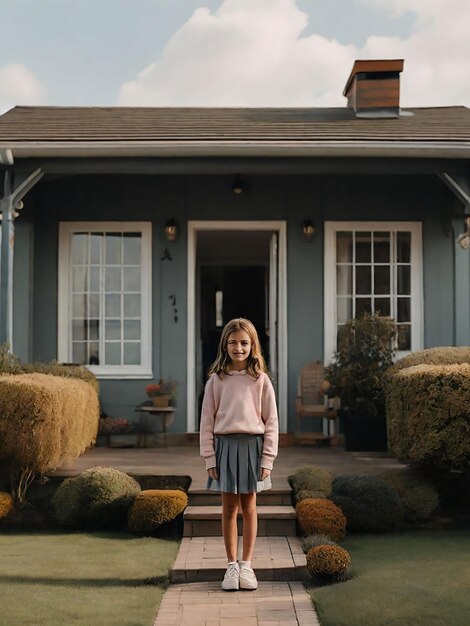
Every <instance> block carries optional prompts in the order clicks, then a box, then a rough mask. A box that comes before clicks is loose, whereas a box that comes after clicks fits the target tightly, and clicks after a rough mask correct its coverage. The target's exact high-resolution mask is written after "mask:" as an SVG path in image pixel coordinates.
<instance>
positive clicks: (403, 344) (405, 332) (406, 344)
mask: <svg viewBox="0 0 470 626" xmlns="http://www.w3.org/2000/svg"><path fill="white" fill-rule="evenodd" d="M398 349H399V350H411V326H410V325H409V324H399V325H398Z"/></svg>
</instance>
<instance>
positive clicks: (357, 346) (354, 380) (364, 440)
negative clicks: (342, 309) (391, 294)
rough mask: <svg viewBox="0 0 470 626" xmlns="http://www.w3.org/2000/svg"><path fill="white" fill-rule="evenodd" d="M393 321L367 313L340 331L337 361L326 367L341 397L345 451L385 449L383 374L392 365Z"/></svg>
mask: <svg viewBox="0 0 470 626" xmlns="http://www.w3.org/2000/svg"><path fill="white" fill-rule="evenodd" d="M396 335H397V328H396V324H395V322H394V320H392V319H391V318H389V317H382V316H381V315H379V314H378V313H374V314H373V315H371V314H368V313H365V314H364V315H363V316H361V317H360V318H358V319H353V320H349V321H348V322H347V323H346V324H345V325H344V326H342V327H341V328H340V330H339V332H338V349H337V351H336V353H335V356H334V361H333V363H331V364H330V365H329V366H328V367H327V368H326V379H327V380H328V381H329V383H330V384H331V392H332V393H333V394H334V395H336V396H339V397H340V398H341V406H342V414H343V416H344V435H345V444H346V450H359V451H369V450H378V451H380V450H386V449H387V427H386V425H387V423H386V415H385V396H384V388H383V376H384V374H385V372H386V370H387V369H388V368H389V367H390V366H391V365H392V363H393V357H394V354H395V345H396Z"/></svg>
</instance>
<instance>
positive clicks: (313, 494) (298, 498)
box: [292, 489, 327, 504]
mask: <svg viewBox="0 0 470 626" xmlns="http://www.w3.org/2000/svg"><path fill="white" fill-rule="evenodd" d="M292 493H293V496H294V502H295V504H297V503H298V502H302V500H306V499H307V498H317V499H318V498H319V499H320V500H321V499H324V498H326V497H327V496H325V494H324V493H323V492H321V491H309V490H308V489H302V491H298V492H297V493H295V492H294V491H293V492H292Z"/></svg>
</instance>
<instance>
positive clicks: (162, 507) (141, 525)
mask: <svg viewBox="0 0 470 626" xmlns="http://www.w3.org/2000/svg"><path fill="white" fill-rule="evenodd" d="M187 505H188V496H187V494H186V493H184V491H179V490H173V489H167V490H164V489H147V490H145V491H141V492H140V493H139V495H138V496H137V497H136V499H135V500H134V503H133V504H132V506H131V508H130V509H129V513H128V516H127V523H128V528H129V530H130V531H131V532H134V533H144V534H152V533H153V532H154V531H155V530H157V528H158V527H159V526H161V525H163V524H165V523H168V522H172V521H173V520H174V519H176V517H178V515H180V514H181V513H182V512H183V511H184V509H185V508H186V506H187Z"/></svg>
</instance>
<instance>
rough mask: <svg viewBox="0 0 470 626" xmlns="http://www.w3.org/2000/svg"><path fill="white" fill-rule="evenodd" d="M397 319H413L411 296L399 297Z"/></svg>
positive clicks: (404, 320)
mask: <svg viewBox="0 0 470 626" xmlns="http://www.w3.org/2000/svg"><path fill="white" fill-rule="evenodd" d="M397 321H398V322H409V321H411V299H410V298H398V300H397Z"/></svg>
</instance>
